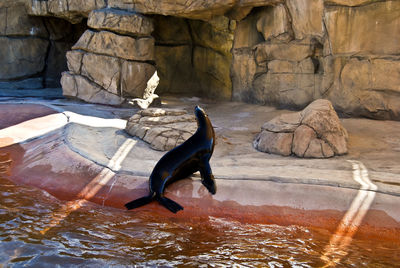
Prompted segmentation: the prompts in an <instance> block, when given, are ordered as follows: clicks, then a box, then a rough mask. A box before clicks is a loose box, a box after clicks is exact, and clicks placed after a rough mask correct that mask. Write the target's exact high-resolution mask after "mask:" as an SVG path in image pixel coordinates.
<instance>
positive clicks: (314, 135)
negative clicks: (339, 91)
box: [253, 99, 348, 158]
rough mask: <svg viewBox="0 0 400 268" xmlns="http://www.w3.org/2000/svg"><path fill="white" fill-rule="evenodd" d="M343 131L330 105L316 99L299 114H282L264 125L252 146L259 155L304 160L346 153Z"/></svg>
mask: <svg viewBox="0 0 400 268" xmlns="http://www.w3.org/2000/svg"><path fill="white" fill-rule="evenodd" d="M347 138H348V135H347V131H346V129H345V128H344V127H343V126H342V124H341V122H340V120H339V117H338V116H337V114H336V112H335V110H334V109H333V106H332V104H331V103H330V102H329V101H328V100H324V99H320V100H316V101H314V102H312V103H311V104H310V105H308V106H307V107H306V108H305V109H304V110H303V111H301V112H297V113H291V114H282V115H280V116H278V117H275V118H273V119H272V120H270V121H268V122H267V123H265V124H264V125H263V126H262V128H261V132H260V133H259V134H258V135H257V136H256V138H255V140H254V142H253V145H254V147H255V148H256V149H257V150H259V151H262V152H267V153H273V154H280V155H284V156H289V155H291V154H293V155H296V156H297V157H305V158H329V157H332V156H335V155H343V154H346V153H347Z"/></svg>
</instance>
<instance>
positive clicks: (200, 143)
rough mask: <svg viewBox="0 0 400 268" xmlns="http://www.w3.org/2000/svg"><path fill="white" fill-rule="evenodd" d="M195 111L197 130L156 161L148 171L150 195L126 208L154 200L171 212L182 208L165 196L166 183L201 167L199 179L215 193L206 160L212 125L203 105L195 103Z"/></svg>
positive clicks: (211, 145)
mask: <svg viewBox="0 0 400 268" xmlns="http://www.w3.org/2000/svg"><path fill="white" fill-rule="evenodd" d="M194 114H195V116H196V120H197V131H196V132H195V133H194V134H193V136H191V137H190V138H189V139H188V140H186V141H185V142H184V143H182V144H181V145H179V146H177V147H175V148H174V149H172V150H170V151H169V152H167V153H166V154H165V155H164V156H163V157H162V158H161V159H160V160H159V161H158V163H157V164H156V166H155V167H154V169H153V172H152V173H151V175H150V179H149V189H150V193H149V195H148V196H145V197H142V198H139V199H136V200H133V201H131V202H129V203H127V204H125V207H126V208H127V209H134V208H137V207H140V206H143V205H146V204H148V203H150V202H151V201H153V200H157V201H158V202H159V203H160V204H161V205H163V206H164V207H166V208H167V209H169V210H170V211H172V212H174V213H176V212H178V211H179V210H182V209H183V207H182V206H181V205H179V204H178V203H176V202H175V201H173V200H171V199H169V198H167V197H165V196H164V190H165V187H167V186H168V185H169V184H171V183H172V182H174V181H177V180H181V179H184V178H187V177H188V176H190V175H192V174H193V173H195V172H197V171H200V175H201V182H202V184H203V185H204V186H205V187H206V188H207V189H208V191H209V192H210V193H211V194H215V193H216V184H215V180H214V176H213V174H212V171H211V167H210V163H209V160H210V158H211V155H212V153H213V151H214V146H215V133H214V128H213V126H212V124H211V121H210V119H209V118H208V116H207V114H206V113H205V112H204V110H203V109H202V108H200V107H199V106H196V107H195V108H194Z"/></svg>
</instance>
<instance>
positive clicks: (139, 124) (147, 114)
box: [125, 108, 197, 151]
mask: <svg viewBox="0 0 400 268" xmlns="http://www.w3.org/2000/svg"><path fill="white" fill-rule="evenodd" d="M196 129H197V123H196V118H195V117H194V116H193V115H189V114H187V112H186V111H185V110H179V109H160V108H149V109H146V110H142V111H139V112H138V113H137V114H135V115H134V116H132V117H131V118H129V120H128V123H127V125H126V129H125V130H126V132H128V133H129V134H130V135H132V136H136V137H138V138H140V139H142V140H144V141H145V142H147V143H149V144H150V147H151V148H153V149H155V150H159V151H169V150H171V149H173V148H175V147H176V146H178V145H180V144H182V143H183V142H184V141H185V140H187V139H188V138H190V137H191V136H192V135H193V134H194V133H195V132H196Z"/></svg>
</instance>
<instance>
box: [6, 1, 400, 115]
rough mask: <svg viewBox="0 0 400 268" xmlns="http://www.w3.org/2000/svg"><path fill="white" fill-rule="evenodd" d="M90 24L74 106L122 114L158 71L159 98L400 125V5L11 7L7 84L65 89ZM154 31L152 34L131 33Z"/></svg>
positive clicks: (70, 91)
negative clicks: (312, 109)
mask: <svg viewBox="0 0 400 268" xmlns="http://www.w3.org/2000/svg"><path fill="white" fill-rule="evenodd" d="M25 7H26V8H25ZM104 8H106V9H104ZM105 10H119V12H120V13H121V14H116V13H115V12H114V13H115V14H114V13H113V12H111V13H113V14H111V15H110V14H109V13H107V12H108V11H105ZM139 13H140V14H142V15H145V18H146V19H143V18H144V17H142V15H140V14H139ZM28 14H29V15H31V16H29V15H28ZM89 14H94V15H93V16H92V17H91V18H89V20H88V22H87V23H88V27H90V28H91V30H88V31H86V32H85V33H84V34H83V35H82V36H81V37H80V39H79V41H78V43H76V44H75V46H74V47H73V49H72V52H70V53H68V54H67V57H68V61H69V72H68V73H66V75H65V79H63V80H65V81H69V82H67V83H66V85H67V87H64V92H65V93H66V95H72V96H76V97H78V98H82V99H84V100H86V101H90V100H91V99H92V97H93V96H94V93H96V92H100V91H101V92H103V93H104V94H106V95H109V94H114V95H116V96H117V97H118V101H115V102H113V104H117V103H118V102H120V98H121V97H124V96H127V97H129V96H139V95H140V94H141V92H142V88H143V85H144V84H145V80H146V79H147V78H148V75H149V73H151V72H153V70H154V67H156V68H157V70H158V73H159V76H160V85H159V88H158V89H157V93H161V94H164V93H176V94H185V95H200V96H206V97H213V98H221V99H233V100H238V101H246V102H253V103H259V104H272V105H275V106H278V107H286V108H292V109H301V108H304V107H305V106H306V105H308V104H309V103H311V102H312V101H313V100H315V99H319V98H326V99H329V100H330V101H331V102H332V104H333V106H334V107H335V109H336V110H337V111H338V112H339V113H341V114H342V115H349V116H366V117H370V118H376V119H395V120H400V88H399V85H400V83H399V82H400V42H399V38H400V16H399V14H400V1H398V0H391V1H390V0H386V1H385V0H379V1H373V0H349V1H344V0H199V1H187V0H173V1H172V0H161V1H160V0H157V1H156V0H154V1H153V0H151V1H149V0H130V1H123V0H108V1H105V0H89V1H82V0H46V1H44V0H29V1H28V0H18V1H10V0H4V1H2V2H1V3H0V35H1V36H0V47H1V48H3V49H1V51H0V54H1V55H0V56H1V57H0V63H2V66H4V65H6V64H7V68H4V67H3V68H2V69H0V83H2V82H4V81H10V80H21V79H22V80H24V79H27V78H29V79H30V78H35V79H37V78H39V84H42V85H43V84H44V85H45V86H47V84H48V82H49V83H50V81H52V82H51V83H53V82H56V81H57V80H58V79H59V76H60V72H61V71H62V70H65V69H66V62H65V60H63V59H61V58H62V57H63V55H65V54H66V53H65V51H66V50H68V49H69V47H71V43H70V41H71V40H73V39H74V38H72V36H75V35H76V33H79V34H80V35H81V34H82V31H78V30H76V29H75V28H74V27H75V26H73V25H72V24H76V23H81V25H85V24H86V18H88V17H90V16H89ZM127 14H131V15H127ZM132 14H137V16H133V15H132ZM95 15H96V16H95ZM130 16H132V18H133V17H135V18H136V19H133V20H130V19H129V17H130ZM49 17H53V18H49ZM54 17H57V18H61V19H63V20H61V19H55V18H54ZM138 18H140V19H138ZM65 20H67V21H69V22H70V23H72V24H70V23H67V22H66V21H65ZM147 20H150V21H152V23H153V25H154V28H153V30H152V32H151V31H150V32H149V31H147V32H146V34H145V35H143V34H141V33H138V32H135V31H136V30H133V31H134V32H131V31H132V29H129V28H130V27H142V26H143V25H141V24H140V21H147ZM138 23H139V24H138ZM143 27H144V26H143ZM81 28H82V27H81ZM67 40H68V41H67ZM75 40H77V38H75ZM75 40H74V41H75ZM152 49H153V50H152ZM143 53H144V54H143ZM10 63H11V64H10ZM99 65H100V66H106V67H107V68H99ZM128 65H129V66H130V67H129V66H128ZM21 66H24V68H21ZM53 66H54V67H53ZM128 69H129V72H130V73H129V74H128V73H127V72H128ZM139 69H140V70H141V71H140V74H139V73H138V72H139ZM142 69H145V71H143V70H142ZM106 70H109V72H107V71H106ZM136 74H137V75H136ZM40 79H41V80H40ZM77 79H78V80H77ZM27 81H28V82H27V83H25V85H32V83H33V82H32V80H27ZM35 81H36V80H35ZM40 81H41V82H40ZM43 81H44V82H43ZM33 84H34V83H33ZM20 85H21V84H20ZM81 87H83V89H82V90H83V91H82V96H86V97H81V96H79V94H77V90H78V89H80V88H81ZM90 88H91V89H90ZM87 90H89V91H91V93H90V94H89V95H90V96H89V95H88V94H86V93H84V91H87ZM103 93H102V94H103ZM85 94H86V95H85ZM109 96H111V97H112V99H115V98H114V97H113V96H112V95H109ZM96 98H97V97H96ZM101 98H103V97H101ZM115 100H117V99H115Z"/></svg>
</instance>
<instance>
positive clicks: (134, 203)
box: [125, 194, 154, 210]
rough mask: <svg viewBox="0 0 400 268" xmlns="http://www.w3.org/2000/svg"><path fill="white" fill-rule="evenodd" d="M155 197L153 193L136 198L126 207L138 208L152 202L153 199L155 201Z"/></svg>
mask: <svg viewBox="0 0 400 268" xmlns="http://www.w3.org/2000/svg"><path fill="white" fill-rule="evenodd" d="M153 198H154V194H151V195H148V196H145V197H141V198H138V199H135V200H133V201H131V202H129V203H126V204H125V207H126V208H127V209H128V210H129V209H134V208H138V207H141V206H144V205H146V204H148V203H150V202H151V201H153Z"/></svg>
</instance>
